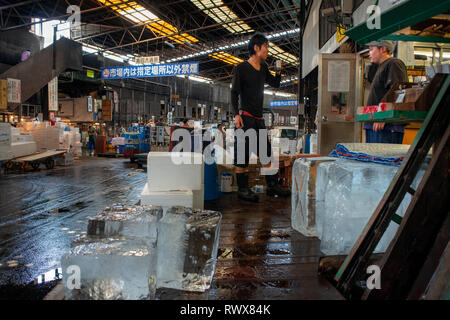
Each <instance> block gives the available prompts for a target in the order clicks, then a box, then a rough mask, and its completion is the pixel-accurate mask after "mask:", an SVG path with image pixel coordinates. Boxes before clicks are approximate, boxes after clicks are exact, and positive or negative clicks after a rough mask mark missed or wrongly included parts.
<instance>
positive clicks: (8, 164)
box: [5, 161, 13, 169]
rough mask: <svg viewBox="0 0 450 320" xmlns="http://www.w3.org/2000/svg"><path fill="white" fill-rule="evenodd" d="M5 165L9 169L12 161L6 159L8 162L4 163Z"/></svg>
mask: <svg viewBox="0 0 450 320" xmlns="http://www.w3.org/2000/svg"><path fill="white" fill-rule="evenodd" d="M5 167H6V169H11V168H12V167H13V163H12V161H8V162H7V163H6V164H5Z"/></svg>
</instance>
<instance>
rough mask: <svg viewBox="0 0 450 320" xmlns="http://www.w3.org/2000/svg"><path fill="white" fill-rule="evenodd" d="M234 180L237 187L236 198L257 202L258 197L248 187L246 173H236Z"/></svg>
mask: <svg viewBox="0 0 450 320" xmlns="http://www.w3.org/2000/svg"><path fill="white" fill-rule="evenodd" d="M236 180H237V184H238V187H239V190H238V198H239V199H241V200H244V201H250V202H258V201H259V197H258V195H257V194H256V193H254V192H253V191H251V190H250V189H249V188H248V173H247V172H244V173H236Z"/></svg>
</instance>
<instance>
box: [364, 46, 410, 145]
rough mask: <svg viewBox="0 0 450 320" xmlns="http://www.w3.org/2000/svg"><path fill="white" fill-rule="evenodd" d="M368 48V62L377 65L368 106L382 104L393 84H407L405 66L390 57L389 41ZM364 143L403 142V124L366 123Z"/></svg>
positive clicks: (392, 47) (390, 47)
mask: <svg viewBox="0 0 450 320" xmlns="http://www.w3.org/2000/svg"><path fill="white" fill-rule="evenodd" d="M367 45H368V46H369V47H370V51H369V57H370V61H371V62H372V63H374V64H377V65H378V69H377V72H376V73H375V76H374V78H373V80H372V85H371V87H370V94H369V99H368V100H367V105H368V106H374V105H378V104H379V103H380V102H383V101H382V100H383V97H384V96H385V95H386V94H387V93H388V91H389V90H390V89H391V87H392V85H393V84H394V83H395V82H408V73H407V71H406V66H405V64H404V63H403V62H402V61H401V60H399V59H395V58H393V57H392V52H393V51H394V43H393V42H392V41H389V40H381V41H373V42H370V43H368V44H367ZM364 129H365V130H366V141H367V142H368V143H397V144H401V143H402V142H403V135H404V132H405V125H404V124H389V123H388V124H385V123H384V122H375V123H373V125H372V124H371V123H366V124H365V125H364Z"/></svg>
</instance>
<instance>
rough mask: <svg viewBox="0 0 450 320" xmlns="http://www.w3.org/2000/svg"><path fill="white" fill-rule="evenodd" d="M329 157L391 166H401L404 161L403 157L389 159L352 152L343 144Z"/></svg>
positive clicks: (338, 145) (337, 146)
mask: <svg viewBox="0 0 450 320" xmlns="http://www.w3.org/2000/svg"><path fill="white" fill-rule="evenodd" d="M328 156H329V157H336V158H343V159H350V160H357V161H364V162H375V163H381V164H385V165H389V166H400V164H401V163H402V161H403V157H397V158H388V157H381V156H374V155H370V154H366V153H356V152H351V151H350V150H348V149H347V148H346V147H344V146H343V145H342V144H337V145H336V149H335V150H333V151H332V152H331V153H330V154H329V155H328Z"/></svg>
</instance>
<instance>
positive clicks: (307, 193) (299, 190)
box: [291, 157, 336, 237]
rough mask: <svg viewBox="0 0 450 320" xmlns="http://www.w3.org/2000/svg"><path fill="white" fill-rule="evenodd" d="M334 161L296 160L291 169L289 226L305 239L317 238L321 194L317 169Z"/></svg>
mask: <svg viewBox="0 0 450 320" xmlns="http://www.w3.org/2000/svg"><path fill="white" fill-rule="evenodd" d="M327 161H336V158H331V157H314V158H303V159H297V160H295V162H294V165H293V167H292V197H291V208H292V209H291V225H292V228H293V229H295V230H297V231H298V232H301V233H302V234H304V235H305V236H307V237H316V236H317V226H316V207H317V206H319V205H320V201H323V198H321V196H322V194H321V193H320V192H317V190H316V189H317V183H316V181H317V168H318V166H319V164H320V163H322V162H327Z"/></svg>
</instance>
